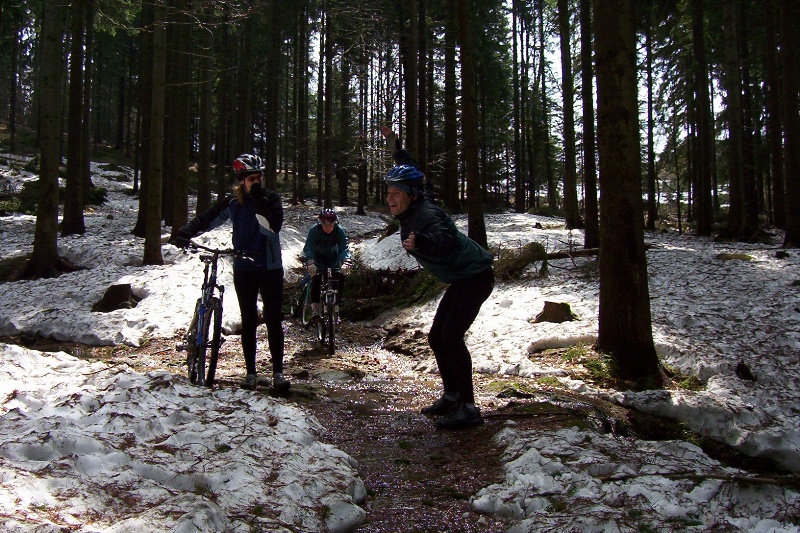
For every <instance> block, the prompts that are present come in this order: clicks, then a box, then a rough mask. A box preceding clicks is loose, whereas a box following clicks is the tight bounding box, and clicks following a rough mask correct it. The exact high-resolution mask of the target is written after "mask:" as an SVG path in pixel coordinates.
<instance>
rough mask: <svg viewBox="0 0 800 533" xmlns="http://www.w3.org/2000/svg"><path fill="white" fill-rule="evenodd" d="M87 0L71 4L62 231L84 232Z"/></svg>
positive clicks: (78, 233)
mask: <svg viewBox="0 0 800 533" xmlns="http://www.w3.org/2000/svg"><path fill="white" fill-rule="evenodd" d="M83 11H84V2H83V0H75V1H74V2H73V3H72V7H71V8H70V15H69V16H70V33H71V34H72V40H71V45H70V58H69V111H68V118H67V186H66V191H65V193H64V217H63V219H62V221H61V235H83V234H84V233H85V232H86V225H85V223H84V220H83V176H82V175H81V135H82V133H83V128H82V123H83V58H84V55H83V50H84V33H85V28H84V24H83V23H84V21H85V20H86V18H85V16H84V12H83Z"/></svg>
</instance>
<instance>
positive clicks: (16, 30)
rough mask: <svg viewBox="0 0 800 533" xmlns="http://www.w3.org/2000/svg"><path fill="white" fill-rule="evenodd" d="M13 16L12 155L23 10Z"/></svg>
mask: <svg viewBox="0 0 800 533" xmlns="http://www.w3.org/2000/svg"><path fill="white" fill-rule="evenodd" d="M11 13H12V16H11V20H12V38H11V50H10V51H9V53H10V54H11V82H10V84H9V87H8V92H9V94H8V135H9V146H10V148H11V153H14V152H16V150H17V101H18V94H19V89H20V87H19V81H20V72H19V68H20V65H19V45H20V40H21V39H22V32H23V30H24V28H23V27H22V10H21V9H13V10H12V11H11Z"/></svg>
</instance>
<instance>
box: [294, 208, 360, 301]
mask: <svg viewBox="0 0 800 533" xmlns="http://www.w3.org/2000/svg"><path fill="white" fill-rule="evenodd" d="M338 222H339V217H338V216H337V215H336V211H334V210H333V209H327V208H326V209H323V210H322V211H320V213H319V221H318V222H317V223H316V224H314V225H313V226H311V229H310V230H308V237H307V238H306V244H305V246H304V247H303V255H304V256H305V259H306V266H307V267H308V271H309V273H310V274H311V309H312V315H313V316H319V290H320V283H321V282H322V272H321V270H322V269H327V268H330V269H331V275H332V276H333V278H334V280H336V286H337V288H338V292H337V293H336V305H341V303H342V291H343V289H344V273H343V272H342V266H343V265H344V264H345V261H347V260H348V259H350V247H349V246H348V241H347V233H346V232H345V231H344V229H343V228H342V227H341V226H340V225H339V224H338Z"/></svg>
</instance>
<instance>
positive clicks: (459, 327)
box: [381, 126, 494, 429]
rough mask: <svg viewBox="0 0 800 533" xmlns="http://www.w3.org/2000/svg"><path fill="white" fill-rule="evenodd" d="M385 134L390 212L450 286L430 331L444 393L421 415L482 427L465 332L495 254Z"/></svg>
mask: <svg viewBox="0 0 800 533" xmlns="http://www.w3.org/2000/svg"><path fill="white" fill-rule="evenodd" d="M381 132H382V133H383V135H384V137H386V139H387V141H388V143H389V146H390V149H393V150H394V156H393V157H394V161H395V164H396V166H395V167H394V168H392V169H391V170H390V171H389V173H388V174H387V175H386V177H385V178H384V181H385V182H386V186H387V195H386V200H387V203H388V204H389V211H390V212H391V214H392V215H393V216H394V217H395V218H396V219H397V220H398V221H399V222H400V239H401V243H402V246H403V248H404V249H405V250H406V252H407V253H408V254H409V255H411V256H412V257H414V258H415V259H416V260H417V261H418V262H419V264H420V265H421V266H422V267H423V268H424V269H425V270H427V271H428V272H430V273H431V274H432V275H433V276H434V277H436V278H437V279H439V280H440V281H442V282H444V283H448V284H449V286H448V287H447V290H445V293H444V295H443V296H442V299H441V301H440V302H439V307H438V308H437V309H436V314H435V315H434V317H433V324H431V329H430V332H429V333H428V344H429V345H430V347H431V349H432V350H433V354H434V356H435V357H436V364H437V365H438V367H439V374H440V375H441V378H442V387H443V392H442V396H441V398H439V399H438V400H437V401H436V402H434V403H433V405H430V406H428V407H425V408H423V409H422V413H423V414H426V415H439V416H440V418H439V420H438V421H437V423H436V427H437V428H444V429H461V428H465V427H470V426H477V425H480V424H482V423H483V417H482V416H481V412H480V409H479V408H478V407H477V406H476V405H475V395H474V387H473V383H472V356H471V355H470V353H469V350H468V349H467V345H466V342H465V341H464V336H465V335H466V333H467V330H468V329H469V328H470V326H471V325H472V323H473V322H474V321H475V318H476V317H477V316H478V313H479V312H480V309H481V306H482V305H483V302H485V301H486V299H487V298H489V295H490V294H491V293H492V290H493V289H494V270H493V269H492V262H493V257H492V256H491V254H489V252H487V251H486V250H485V249H484V248H482V247H481V246H480V245H478V243H476V242H475V241H473V240H472V239H470V238H469V237H467V236H466V235H464V234H463V233H461V232H460V231H458V229H457V228H456V225H455V223H454V222H453V220H452V219H451V218H450V217H449V216H448V215H447V213H445V212H444V211H443V210H442V209H441V208H439V207H438V206H437V205H435V204H434V203H433V202H432V201H430V200H428V199H426V198H425V195H424V194H423V193H424V175H423V174H422V172H421V171H420V169H419V166H418V165H417V162H416V161H414V159H413V158H412V157H411V155H410V154H409V153H408V152H407V151H406V150H403V149H402V148H401V147H400V144H399V141H398V140H397V136H396V135H395V134H394V133H393V132H392V131H391V130H390V129H389V128H387V127H385V126H384V127H383V128H381Z"/></svg>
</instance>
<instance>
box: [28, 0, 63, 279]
mask: <svg viewBox="0 0 800 533" xmlns="http://www.w3.org/2000/svg"><path fill="white" fill-rule="evenodd" d="M66 13H67V4H66V3H64V2H62V1H61V0H51V1H48V2H46V3H45V7H44V27H43V28H42V42H41V52H40V54H41V63H40V68H41V88H40V89H41V90H40V96H41V99H40V102H41V104H40V122H39V144H40V148H41V152H40V153H41V160H40V163H39V201H38V204H37V206H36V228H35V229H34V235H33V253H32V254H31V259H30V261H29V262H28V265H27V266H26V268H25V275H26V277H28V276H30V277H34V278H49V277H53V276H55V275H56V274H57V273H58V268H57V262H58V165H59V163H60V161H61V73H62V65H61V60H62V55H61V54H62V50H61V48H62V41H63V39H62V36H63V31H64V20H65V17H66Z"/></svg>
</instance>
